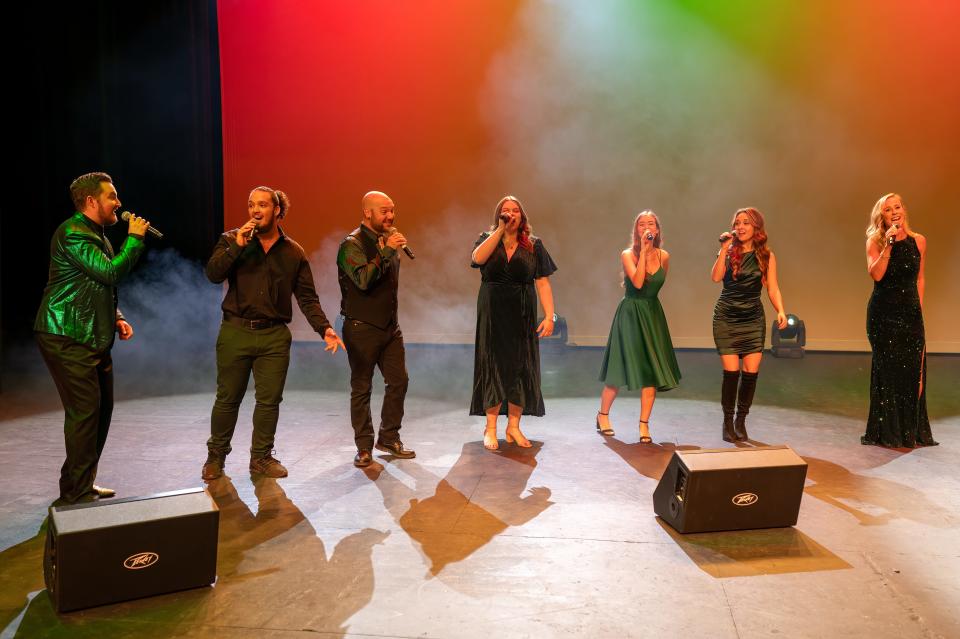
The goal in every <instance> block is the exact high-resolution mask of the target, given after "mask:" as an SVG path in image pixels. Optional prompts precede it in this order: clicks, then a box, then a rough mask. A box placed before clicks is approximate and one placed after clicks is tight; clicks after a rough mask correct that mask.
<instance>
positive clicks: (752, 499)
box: [731, 493, 760, 506]
mask: <svg viewBox="0 0 960 639" xmlns="http://www.w3.org/2000/svg"><path fill="white" fill-rule="evenodd" d="M759 500H760V498H759V497H757V496H756V495H755V494H754V493H740V494H739V495H734V496H733V499H732V500H731V501H732V502H733V505H734V506H753V505H754V504H755V503H757V502H758V501H759Z"/></svg>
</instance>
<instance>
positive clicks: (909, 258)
mask: <svg viewBox="0 0 960 639" xmlns="http://www.w3.org/2000/svg"><path fill="white" fill-rule="evenodd" d="M926 252H927V238H925V237H924V236H922V235H920V234H919V233H915V232H913V231H912V230H911V229H910V223H909V221H908V217H907V209H906V207H905V206H904V205H903V201H902V200H901V199H900V196H899V195H897V194H896V193H887V194H886V195H884V196H883V197H881V198H880V199H879V200H877V203H876V204H874V206H873V211H872V213H871V214H870V226H868V227H867V272H868V273H869V274H870V277H871V278H872V279H873V295H871V296H870V302H869V304H868V305H867V337H868V338H869V339H870V348H871V350H872V351H873V360H872V362H871V366H870V416H869V417H868V418H867V432H866V434H864V436H863V437H861V438H860V442H861V443H863V444H876V445H879V446H891V447H895V448H900V447H904V448H913V447H915V446H936V445H937V442H936V441H935V440H934V439H933V433H932V432H931V431H930V419H929V418H928V417H927V395H926V389H925V386H926V381H927V362H926V351H927V347H926V337H925V335H924V330H923V288H924V278H923V263H924V258H925V257H926Z"/></svg>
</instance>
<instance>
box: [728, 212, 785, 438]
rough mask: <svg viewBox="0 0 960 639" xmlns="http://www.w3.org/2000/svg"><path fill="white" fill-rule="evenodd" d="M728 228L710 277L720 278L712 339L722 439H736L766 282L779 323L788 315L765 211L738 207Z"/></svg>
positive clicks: (750, 384)
mask: <svg viewBox="0 0 960 639" xmlns="http://www.w3.org/2000/svg"><path fill="white" fill-rule="evenodd" d="M730 226H731V229H732V231H733V232H724V233H723V234H721V235H720V251H718V252H717V259H716V261H714V263H713V269H712V271H711V274H710V275H711V277H712V278H713V281H714V282H723V291H721V293H720V299H718V300H717V304H716V306H714V309H713V341H714V342H715V343H716V345H717V353H719V354H720V361H721V363H722V364H723V387H722V390H721V392H720V403H721V405H722V406H723V439H724V441H728V442H737V441H747V439H748V436H747V424H746V418H747V413H749V412H750V407H751V406H752V405H753V394H754V391H756V389H757V377H758V376H759V374H760V358H761V357H763V343H764V338H765V337H766V322H767V320H766V318H765V317H764V313H763V304H762V303H761V302H760V292H761V291H762V290H763V287H764V285H766V287H767V295H769V296H770V303H771V304H773V308H774V310H776V311H777V326H779V327H780V328H784V327H785V326H786V325H787V315H786V313H784V311H783V296H781V295H780V285H779V284H778V283H777V258H776V257H775V256H774V254H773V251H771V250H770V249H769V248H767V233H766V230H765V229H764V220H763V214H762V213H761V212H760V211H758V210H757V209H754V208H745V209H740V210H739V211H737V212H736V213H734V214H733V221H732V222H731V224H730ZM734 405H736V411H737V412H736V419H734V412H733V411H734Z"/></svg>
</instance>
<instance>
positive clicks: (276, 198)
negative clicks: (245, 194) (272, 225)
mask: <svg viewBox="0 0 960 639" xmlns="http://www.w3.org/2000/svg"><path fill="white" fill-rule="evenodd" d="M253 190H254V191H263V192H265V193H269V194H270V196H271V197H273V205H274V206H279V207H280V212H279V213H277V217H278V218H280V219H283V217H284V216H285V215H286V214H287V211H289V210H290V198H289V197H287V194H286V193H284V192H283V191H280V190H279V189H271V188H270V187H269V186H258V187H256V188H254V189H253Z"/></svg>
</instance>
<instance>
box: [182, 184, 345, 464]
mask: <svg viewBox="0 0 960 639" xmlns="http://www.w3.org/2000/svg"><path fill="white" fill-rule="evenodd" d="M289 208H290V200H289V199H288V198H287V195H286V194H285V193H284V192H283V191H275V190H273V189H271V188H268V187H265V186H258V187H257V188H255V189H254V190H253V191H251V192H250V198H249V200H248V202H247V212H248V213H249V214H250V219H249V220H247V222H246V224H244V225H243V226H241V227H240V228H238V229H234V230H232V231H227V232H226V233H224V234H223V235H221V236H220V241H219V242H217V246H216V247H215V248H214V249H213V256H211V257H210V261H209V262H207V277H208V278H209V279H210V281H211V282H214V283H220V282H223V281H224V280H228V281H229V288H228V289H227V294H226V296H225V297H224V298H223V304H222V305H221V308H222V309H223V323H222V324H221V325H220V335H219V336H218V338H217V399H216V401H215V402H214V403H213V412H212V414H211V416H210V439H208V440H207V461H206V463H204V465H203V470H202V471H201V476H202V477H203V479H207V480H210V479H216V478H218V477H220V476H221V475H222V474H223V465H224V461H225V459H226V456H227V455H228V454H229V453H230V451H231V447H230V439H231V438H232V437H233V430H234V428H235V427H236V425H237V413H238V412H239V410H240V402H241V401H242V400H243V395H244V393H245V392H246V390H247V382H248V380H249V379H250V371H251V370H252V371H253V382H254V387H255V389H256V391H255V392H256V399H257V404H256V407H255V408H254V409H253V441H252V443H251V445H250V472H251V473H256V474H263V475H266V476H268V477H286V476H287V469H286V468H284V467H283V464H281V463H280V462H279V461H278V460H277V459H276V458H274V457H273V443H274V436H275V434H276V431H277V419H278V418H279V416H280V401H281V400H282V399H283V385H284V382H285V381H286V378H287V367H288V365H289V363H290V340H291V338H290V329H289V328H287V324H288V323H289V322H290V320H291V319H292V318H293V308H292V306H291V304H290V297H291V295H293V296H295V297H296V298H297V304H298V305H299V306H300V310H301V311H303V314H304V315H305V316H306V318H307V321H308V322H309V323H310V326H311V327H312V328H313V330H315V331H316V332H317V333H319V334H320V335H322V336H323V340H324V341H325V342H326V343H327V346H326V350H328V351H332V352H333V353H336V352H337V348H338V347H343V342H342V341H340V337H339V336H338V335H337V333H336V332H335V331H334V330H333V327H331V326H330V322H328V321H327V316H326V315H324V313H323V309H322V308H320V298H319V297H317V291H316V288H315V287H314V285H313V274H312V273H311V272H310V263H309V262H308V261H307V258H306V255H305V254H304V251H303V248H301V246H300V245H299V244H297V243H296V242H294V241H293V240H292V239H290V238H289V237H287V236H286V235H285V234H284V232H283V229H281V228H280V225H279V220H280V219H281V218H283V217H284V215H286V213H287V210H288V209H289Z"/></svg>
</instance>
